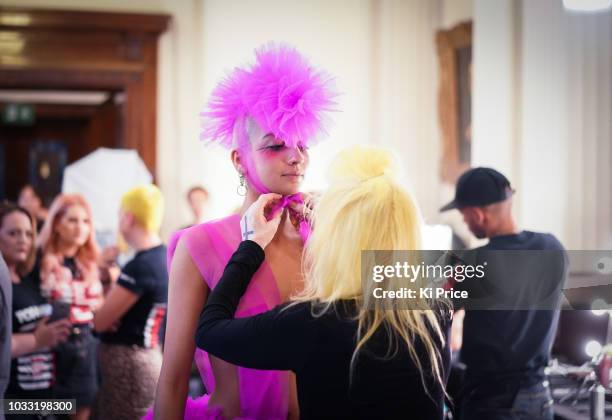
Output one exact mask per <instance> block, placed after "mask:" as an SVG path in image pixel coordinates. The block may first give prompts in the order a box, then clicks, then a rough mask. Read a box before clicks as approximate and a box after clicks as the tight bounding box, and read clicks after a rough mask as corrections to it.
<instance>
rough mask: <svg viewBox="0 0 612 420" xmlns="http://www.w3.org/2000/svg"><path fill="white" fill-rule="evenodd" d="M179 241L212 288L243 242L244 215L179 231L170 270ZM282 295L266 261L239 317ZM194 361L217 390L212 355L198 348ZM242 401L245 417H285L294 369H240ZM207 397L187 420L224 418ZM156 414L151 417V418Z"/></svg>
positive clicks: (189, 411) (192, 407)
mask: <svg viewBox="0 0 612 420" xmlns="http://www.w3.org/2000/svg"><path fill="white" fill-rule="evenodd" d="M179 239H182V240H183V241H184V244H185V245H186V248H187V250H188V252H189V254H190V255H191V258H192V259H193V261H194V263H195V264H196V266H197V267H198V269H199V271H200V273H201V274H202V277H203V278H204V281H205V282H206V284H207V285H208V287H209V288H210V289H213V288H214V287H215V286H216V284H217V282H218V281H219V279H220V277H221V274H222V273H223V270H224V268H225V265H226V264H227V262H228V261H229V259H230V257H231V256H232V254H233V252H234V251H235V250H236V248H237V247H238V244H239V243H240V241H241V237H240V216H239V215H232V216H229V217H226V218H223V219H219V220H216V221H212V222H208V223H203V224H199V225H196V226H192V227H190V228H187V229H184V230H182V231H179V232H176V233H175V234H174V235H173V236H172V238H171V239H170V242H169V244H168V268H169V269H170V266H171V264H172V256H173V255H174V251H175V250H176V246H177V244H178V242H179ZM280 303H282V302H281V297H280V294H279V291H278V287H277V285H276V280H275V278H274V274H273V273H272V270H271V268H270V267H269V266H268V265H267V264H266V262H265V261H264V263H263V264H262V265H261V267H260V268H259V270H258V271H257V272H256V273H255V276H254V277H253V279H252V280H251V283H250V284H249V286H248V288H247V290H246V292H245V294H244V296H243V297H242V299H241V300H240V304H239V305H238V309H237V311H236V317H237V318H240V317H246V316H250V315H255V314H258V313H261V312H264V311H266V310H269V309H272V308H274V307H275V306H277V305H279V304H280ZM195 361H196V365H197V367H198V370H199V371H200V375H201V376H202V381H203V382H204V385H205V386H206V389H207V390H208V392H211V393H212V392H213V391H214V389H215V377H214V375H213V372H212V368H211V364H210V358H209V357H208V354H207V353H206V352H204V351H202V350H200V349H196V352H195ZM236 369H237V373H238V379H239V384H240V402H241V410H242V417H241V418H244V419H285V418H286V417H287V413H288V407H289V373H288V372H282V371H261V370H255V369H247V368H242V367H237V368H236ZM207 404H208V396H207V395H205V396H203V397H201V398H198V399H197V400H192V402H190V401H188V404H187V406H186V408H185V419H195V418H198V419H220V418H222V417H220V416H221V414H220V411H219V410H218V409H216V408H212V407H211V408H209V407H207ZM149 418H151V417H149Z"/></svg>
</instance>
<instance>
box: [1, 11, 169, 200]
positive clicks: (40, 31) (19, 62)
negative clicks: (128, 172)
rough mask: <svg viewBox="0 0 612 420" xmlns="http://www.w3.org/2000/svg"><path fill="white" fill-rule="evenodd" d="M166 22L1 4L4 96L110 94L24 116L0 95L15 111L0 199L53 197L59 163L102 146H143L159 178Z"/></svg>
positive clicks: (6, 131)
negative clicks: (23, 192)
mask: <svg viewBox="0 0 612 420" xmlns="http://www.w3.org/2000/svg"><path fill="white" fill-rule="evenodd" d="M169 20H170V17H169V16H168V15H159V14H157V15H154V14H135V13H109V12H81V11H74V10H71V11H67V10H43V9H38V10H37V9H23V8H10V7H0V38H2V39H3V42H2V43H0V91H2V92H11V91H12V92H17V91H29V92H39V93H41V94H42V93H44V92H45V91H47V92H48V91H61V92H66V93H69V92H75V91H79V92H85V93H87V92H97V93H101V94H103V95H105V99H104V100H102V101H100V102H99V103H95V104H92V103H85V104H83V103H66V102H60V103H58V102H48V101H47V102H45V103H41V102H37V101H30V102H27V103H25V104H23V103H20V104H19V106H21V105H24V106H25V107H22V108H23V109H21V111H24V112H21V111H15V110H16V109H18V108H19V107H18V106H17V107H16V106H15V105H16V104H15V103H11V102H10V101H3V100H2V99H0V111H2V112H4V111H3V110H4V109H6V107H7V106H9V107H11V106H12V107H13V108H11V109H9V111H8V112H7V113H6V117H7V118H3V119H2V122H0V152H2V157H0V163H1V164H2V166H1V168H0V184H2V185H0V196H1V197H10V198H15V196H16V194H17V190H18V188H20V187H21V186H22V185H23V184H25V183H26V182H30V183H39V184H42V185H43V187H44V189H45V190H46V193H45V194H47V195H49V196H51V195H53V194H54V192H55V191H57V189H58V188H59V187H58V183H61V170H62V165H66V164H69V163H71V162H73V161H75V160H78V159H79V158H81V157H83V156H85V155H86V154H88V153H90V152H92V151H94V150H95V149H97V148H98V147H110V148H126V149H134V150H136V151H137V152H138V154H139V155H140V157H141V158H142V160H143V161H144V163H145V165H147V167H148V169H149V171H151V173H152V174H153V175H154V177H155V169H156V122H157V41H158V38H159V36H160V34H161V33H162V32H164V31H165V30H166V28H167V26H168V23H169ZM13 111H15V112H13ZM21 114H23V115H25V116H26V118H21V119H19V118H17V120H14V119H12V118H13V117H14V116H15V115H17V116H18V115H21ZM15 122H16V124H15ZM31 160H33V161H31ZM56 172H59V173H56Z"/></svg>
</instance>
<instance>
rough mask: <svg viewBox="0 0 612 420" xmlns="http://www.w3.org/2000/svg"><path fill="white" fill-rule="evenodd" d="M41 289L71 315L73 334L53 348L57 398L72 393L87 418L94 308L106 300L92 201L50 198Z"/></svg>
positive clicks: (93, 376) (79, 415)
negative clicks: (102, 283)
mask: <svg viewBox="0 0 612 420" xmlns="http://www.w3.org/2000/svg"><path fill="white" fill-rule="evenodd" d="M39 242H40V247H41V250H42V262H41V271H40V280H41V290H42V292H43V295H44V296H46V297H47V298H48V299H49V300H50V302H51V304H52V305H53V307H54V311H56V312H59V313H62V315H63V316H64V317H66V318H68V320H69V321H70V323H71V325H72V328H71V334H70V336H69V337H68V340H66V342H64V343H62V344H60V345H59V346H58V347H57V349H56V352H55V356H56V361H57V385H56V398H71V399H72V398H74V399H76V402H77V411H76V414H75V415H74V416H71V417H72V418H74V419H79V420H80V419H87V418H88V417H89V414H90V411H91V406H92V404H93V402H94V398H95V395H96V392H97V373H96V347H97V340H96V339H95V338H94V336H93V331H92V321H93V316H94V315H93V311H94V310H95V309H96V308H97V307H98V306H99V305H100V304H101V303H102V285H101V284H100V279H99V276H98V247H97V245H96V242H95V240H94V228H93V221H92V214H91V209H90V207H89V204H88V203H87V201H86V200H85V198H84V197H83V196H81V195H79V194H61V195H59V196H58V197H57V198H56V199H55V200H54V201H53V203H52V204H51V207H50V209H49V214H48V216H47V220H46V221H45V225H44V226H43V229H42V231H41V234H40V241H39Z"/></svg>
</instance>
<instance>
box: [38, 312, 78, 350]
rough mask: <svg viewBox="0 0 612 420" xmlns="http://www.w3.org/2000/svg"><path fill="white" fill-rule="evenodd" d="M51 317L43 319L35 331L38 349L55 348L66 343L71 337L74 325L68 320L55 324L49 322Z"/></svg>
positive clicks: (61, 320) (55, 322)
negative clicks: (71, 329)
mask: <svg viewBox="0 0 612 420" xmlns="http://www.w3.org/2000/svg"><path fill="white" fill-rule="evenodd" d="M48 320H49V317H45V318H43V319H41V320H40V321H39V322H38V324H37V325H36V329H35V330H34V339H35V340H36V347H37V348H44V347H55V346H56V345H57V344H59V343H62V342H64V341H66V339H67V338H68V335H70V328H72V324H71V323H70V321H68V320H67V319H60V320H58V321H54V322H47V321H48Z"/></svg>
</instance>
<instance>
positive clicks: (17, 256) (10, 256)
mask: <svg viewBox="0 0 612 420" xmlns="http://www.w3.org/2000/svg"><path fill="white" fill-rule="evenodd" d="M33 237H34V236H33V231H32V222H31V221H30V219H29V218H28V217H27V216H26V215H25V214H23V213H21V212H18V211H14V212H12V213H9V214H8V215H6V216H5V217H4V220H3V221H2V226H0V252H2V256H3V257H4V259H5V260H6V262H7V264H9V265H13V264H20V263H22V262H25V261H26V260H27V259H28V255H30V251H31V250H32V247H33V246H34V244H33Z"/></svg>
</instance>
